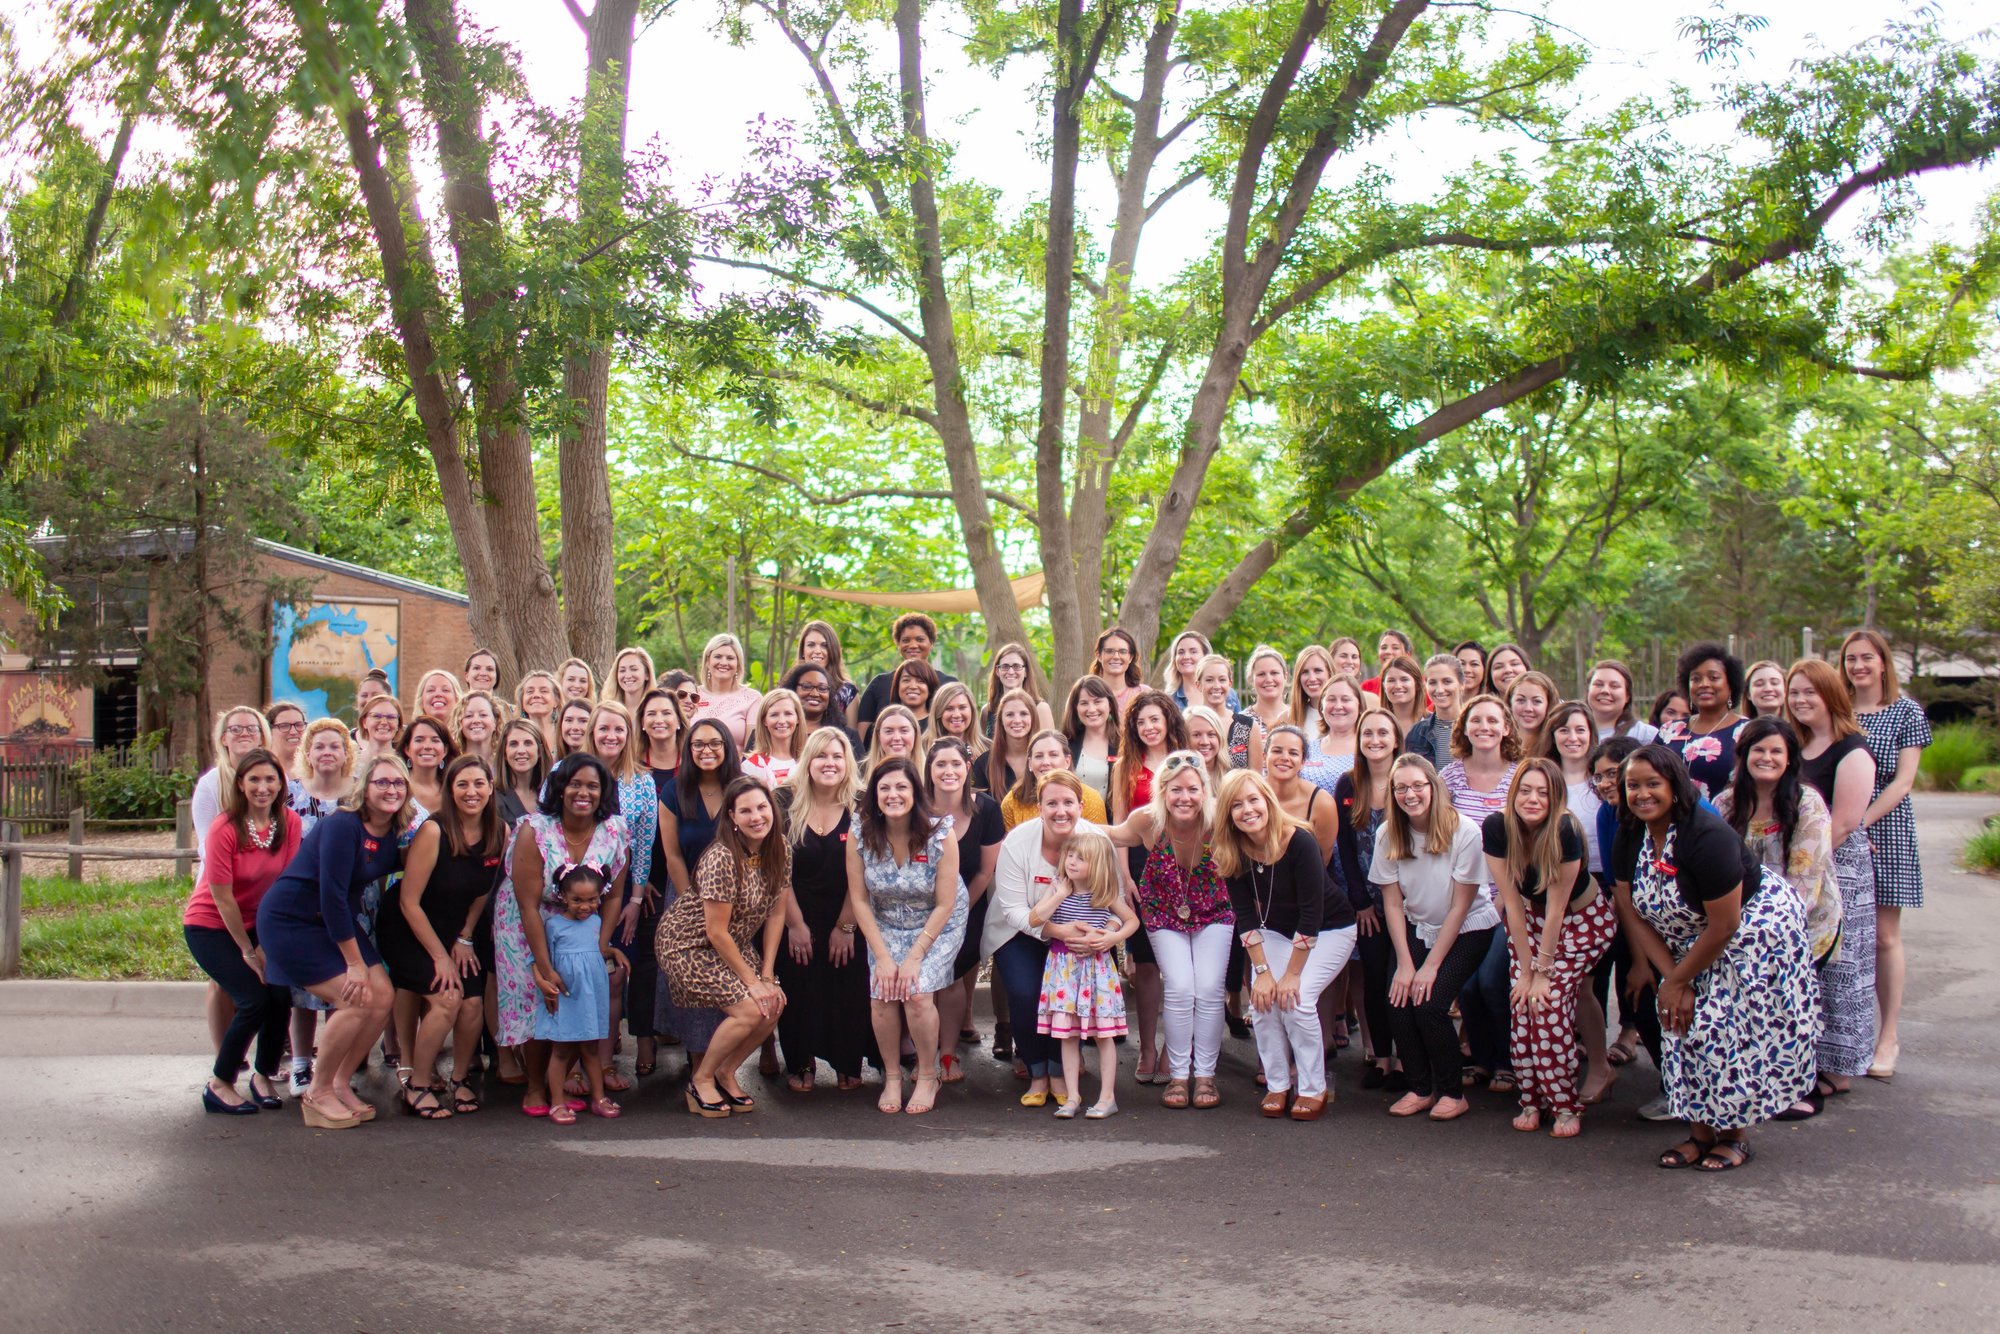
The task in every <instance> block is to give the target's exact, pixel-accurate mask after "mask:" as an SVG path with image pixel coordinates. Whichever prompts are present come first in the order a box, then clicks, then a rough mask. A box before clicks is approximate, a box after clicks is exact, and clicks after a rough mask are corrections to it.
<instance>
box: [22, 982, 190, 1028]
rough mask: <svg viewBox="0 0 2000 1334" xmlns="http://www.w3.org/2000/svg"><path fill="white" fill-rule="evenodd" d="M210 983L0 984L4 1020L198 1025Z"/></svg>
mask: <svg viewBox="0 0 2000 1334" xmlns="http://www.w3.org/2000/svg"><path fill="white" fill-rule="evenodd" d="M207 989H208V984H207V983H206V982H49V981H41V980H35V979H26V978H19V979H14V980H12V981H6V982H0V1014H6V1015H53V1016H62V1017H72V1018H95V1017H99V1016H105V1015H127V1016H130V1017H132V1018H137V1019H199V1018H201V1017H202V1013H203V1007H204V1006H205V1004H206V1001H205V999H204V997H205V994H206V992H207Z"/></svg>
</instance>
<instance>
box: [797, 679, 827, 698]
mask: <svg viewBox="0 0 2000 1334" xmlns="http://www.w3.org/2000/svg"><path fill="white" fill-rule="evenodd" d="M826 689H827V688H826V687H825V686H809V685H807V684H806V683H805V682H804V681H801V682H799V688H798V692H797V693H799V694H801V695H824V694H825V693H826Z"/></svg>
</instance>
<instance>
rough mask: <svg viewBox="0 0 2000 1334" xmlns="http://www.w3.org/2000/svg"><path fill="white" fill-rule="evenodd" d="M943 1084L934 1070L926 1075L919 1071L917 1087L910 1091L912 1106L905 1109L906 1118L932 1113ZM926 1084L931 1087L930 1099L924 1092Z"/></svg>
mask: <svg viewBox="0 0 2000 1334" xmlns="http://www.w3.org/2000/svg"><path fill="white" fill-rule="evenodd" d="M942 1083H943V1081H942V1080H940V1079H939V1078H938V1072H937V1071H935V1070H933V1071H931V1072H930V1073H929V1074H925V1073H924V1072H923V1071H921V1070H919V1071H918V1072H917V1086H916V1088H914V1089H912V1090H911V1091H910V1105H909V1106H907V1107H905V1108H904V1109H903V1114H904V1115H905V1116H922V1115H924V1113H926V1112H928V1111H930V1109H931V1108H933V1107H935V1106H937V1098H938V1089H939V1087H940V1086H941V1085H942ZM926 1084H929V1085H930V1086H931V1096H930V1097H929V1098H926V1097H924V1091H923V1090H924V1085H926Z"/></svg>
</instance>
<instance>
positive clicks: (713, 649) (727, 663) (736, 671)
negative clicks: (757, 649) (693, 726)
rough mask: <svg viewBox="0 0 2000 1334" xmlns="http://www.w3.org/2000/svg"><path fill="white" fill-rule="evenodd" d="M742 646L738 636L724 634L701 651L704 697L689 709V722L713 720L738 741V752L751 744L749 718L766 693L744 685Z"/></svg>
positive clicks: (697, 674)
mask: <svg viewBox="0 0 2000 1334" xmlns="http://www.w3.org/2000/svg"><path fill="white" fill-rule="evenodd" d="M744 665H745V664H744V661H743V643H742V641H741V640H739V639H738V638H737V637H736V636H735V635H730V634H721V635H717V636H715V637H714V638H713V639H711V640H709V641H708V643H707V645H706V646H705V647H704V648H703V649H702V651H701V670H700V671H698V672H696V673H695V675H696V676H698V677H700V678H701V698H700V699H698V700H696V701H695V706H694V708H692V709H690V710H688V721H689V722H693V721H694V720H695V719H696V718H714V719H716V720H717V721H718V722H720V723H722V724H723V725H724V726H726V727H727V728H728V729H729V731H730V734H731V735H732V736H734V737H735V738H736V745H737V747H738V749H741V748H742V747H744V746H747V745H749V744H750V718H751V716H752V715H753V714H755V713H756V712H757V705H758V703H759V702H760V701H761V700H762V699H763V698H764V695H763V692H762V691H758V690H753V689H751V688H750V687H749V686H746V685H744V684H743V668H744Z"/></svg>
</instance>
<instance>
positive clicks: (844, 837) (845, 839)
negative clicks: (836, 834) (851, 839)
mask: <svg viewBox="0 0 2000 1334" xmlns="http://www.w3.org/2000/svg"><path fill="white" fill-rule="evenodd" d="M840 841H841V842H842V843H845V842H846V841H847V835H845V834H842V835H841V836H840Z"/></svg>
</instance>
